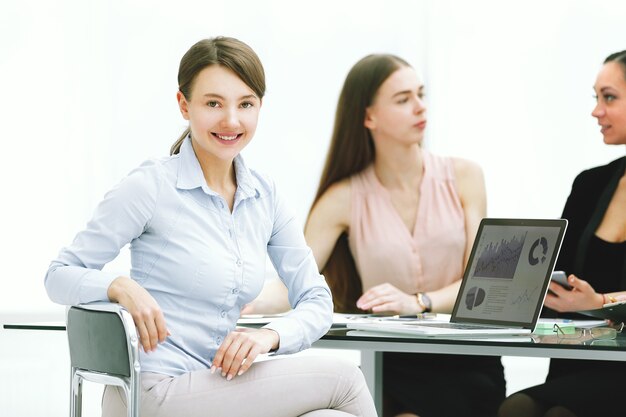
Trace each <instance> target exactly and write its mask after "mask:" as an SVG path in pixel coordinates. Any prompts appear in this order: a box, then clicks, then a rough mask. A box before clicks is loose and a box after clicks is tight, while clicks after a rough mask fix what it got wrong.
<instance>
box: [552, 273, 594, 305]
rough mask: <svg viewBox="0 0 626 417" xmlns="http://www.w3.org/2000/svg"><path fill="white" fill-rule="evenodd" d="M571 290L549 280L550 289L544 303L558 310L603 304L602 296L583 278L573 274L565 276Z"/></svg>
mask: <svg viewBox="0 0 626 417" xmlns="http://www.w3.org/2000/svg"><path fill="white" fill-rule="evenodd" d="M567 282H569V283H570V285H571V286H572V287H574V288H573V289H572V290H566V289H565V288H563V287H562V286H561V285H559V284H557V283H555V282H550V287H549V288H550V291H552V293H548V294H547V295H546V301H545V305H546V307H549V308H551V309H553V310H556V311H559V312H565V311H580V310H592V309H595V308H600V307H602V305H603V304H604V296H603V295H602V294H598V293H597V292H596V291H595V290H594V289H593V287H592V286H591V285H589V283H588V282H587V281H585V280H582V279H580V278H577V277H576V276H575V275H570V276H569V277H567Z"/></svg>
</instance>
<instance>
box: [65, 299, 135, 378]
mask: <svg viewBox="0 0 626 417" xmlns="http://www.w3.org/2000/svg"><path fill="white" fill-rule="evenodd" d="M67 336H68V340H69V347H70V361H71V363H72V366H73V367H76V368H78V369H84V370H88V371H92V372H101V373H106V374H113V375H120V376H125V377H130V372H131V366H132V359H131V357H130V355H129V349H128V348H129V347H128V342H127V335H126V330H125V328H124V323H123V321H122V317H121V316H120V315H119V314H118V313H116V312H109V311H93V310H87V309H84V308H81V307H71V308H70V310H69V312H68V316H67Z"/></svg>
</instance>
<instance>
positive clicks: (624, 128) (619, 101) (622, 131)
mask: <svg viewBox="0 0 626 417" xmlns="http://www.w3.org/2000/svg"><path fill="white" fill-rule="evenodd" d="M593 89H594V90H595V92H596V96H597V104H596V107H595V108H594V109H593V112H592V113H591V115H592V116H593V117H595V118H596V119H598V124H599V125H600V126H601V130H600V131H601V132H602V136H604V143H606V144H609V145H624V144H626V78H625V75H624V69H623V68H622V66H621V65H620V64H618V63H616V62H607V63H606V64H604V66H603V67H602V69H601V70H600V72H599V73H598V77H597V78H596V83H595V85H594V86H593Z"/></svg>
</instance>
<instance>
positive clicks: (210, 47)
mask: <svg viewBox="0 0 626 417" xmlns="http://www.w3.org/2000/svg"><path fill="white" fill-rule="evenodd" d="M210 65H221V66H223V67H225V68H228V69H230V70H231V71H233V72H234V73H235V74H237V76H238V77H239V78H241V81H243V82H244V83H245V84H246V85H247V86H248V87H250V89H252V91H254V93H255V94H256V95H257V96H258V97H259V100H260V99H262V98H263V96H264V95H265V71H264V70H263V64H261V60H260V59H259V57H258V56H257V54H256V53H255V52H254V51H253V50H252V48H250V47H249V46H248V45H246V44H245V43H243V42H242V41H240V40H238V39H235V38H229V37H225V36H218V37H215V38H210V39H203V40H201V41H199V42H197V43H196V44H194V45H193V46H192V47H191V48H189V50H188V51H187V52H186V53H185V55H183V57H182V59H181V60H180V66H179V67H178V89H179V90H180V92H181V93H183V95H184V96H185V99H187V100H189V99H190V98H191V90H193V83H194V81H195V79H196V77H197V76H198V73H199V72H200V71H202V70H203V69H205V68H206V67H208V66H210ZM189 132H190V130H189V128H187V129H185V131H184V132H183V133H182V135H181V136H180V137H179V138H178V140H176V142H174V144H173V145H172V147H171V149H170V155H174V154H177V153H178V152H179V151H180V146H181V145H182V143H183V141H184V140H185V138H186V137H187V136H188V135H189Z"/></svg>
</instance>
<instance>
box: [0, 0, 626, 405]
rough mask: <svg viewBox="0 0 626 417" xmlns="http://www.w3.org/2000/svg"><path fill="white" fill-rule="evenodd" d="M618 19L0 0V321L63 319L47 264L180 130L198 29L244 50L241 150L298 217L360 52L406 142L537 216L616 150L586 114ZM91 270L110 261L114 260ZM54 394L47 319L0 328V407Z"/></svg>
mask: <svg viewBox="0 0 626 417" xmlns="http://www.w3.org/2000/svg"><path fill="white" fill-rule="evenodd" d="M624 16H626V3H624V2H623V1H621V0H604V1H602V2H597V1H592V0H554V1H540V0H528V1H524V2H521V1H499V0H473V1H462V0H458V1H455V0H393V1H387V2H381V1H376V0H342V1H332V0H319V1H316V2H308V3H304V2H294V1H287V0H240V1H236V2H228V1H214V0H209V1H207V0H197V1H196V0H193V1H191V0H179V1H176V2H170V1H165V0H157V1H154V0H153V1H148V0H110V1H96V0H88V1H85V0H54V1H49V0H27V1H20V2H9V1H4V2H1V3H0V91H2V92H3V100H2V101H1V102H0V114H2V118H1V122H0V138H1V141H2V149H3V151H4V155H3V158H2V163H0V183H1V185H0V189H1V190H2V193H3V198H2V203H1V205H0V224H1V228H0V233H1V234H2V236H3V239H2V240H1V242H0V245H2V250H1V252H0V253H1V254H2V265H3V271H2V272H3V273H2V278H1V279H0V321H2V322H3V323H7V322H12V321H25V320H30V321H41V320H47V319H52V320H62V319H63V314H64V309H63V307H62V306H56V305H54V304H52V303H51V302H50V301H49V300H48V299H47V296H46V294H45V290H44V287H43V278H44V275H45V272H46V270H47V267H48V264H49V262H50V260H51V259H52V258H53V257H54V256H55V255H56V253H57V252H58V250H59V249H60V248H61V247H62V246H63V245H66V244H68V243H69V242H71V240H72V238H73V236H74V234H75V233H76V232H77V231H78V230H80V229H81V228H82V227H83V226H84V225H85V223H86V221H87V220H88V219H89V217H90V215H91V213H92V210H93V209H94V207H95V205H96V204H97V203H98V202H99V201H100V199H101V198H102V196H103V195H104V193H105V192H106V191H107V190H108V189H109V188H111V187H112V186H113V185H115V184H116V183H117V182H118V181H119V180H120V179H121V178H123V177H124V176H125V175H126V174H127V173H128V172H129V171H130V170H131V169H132V168H133V167H135V166H137V165H138V164H139V163H141V162H142V161H143V160H145V159H148V158H154V157H160V156H165V155H166V154H167V153H168V151H169V147H170V145H171V143H172V142H173V141H174V140H175V139H176V138H177V137H178V135H179V134H180V132H181V131H182V130H183V129H184V127H185V121H184V120H183V119H182V117H181V116H180V113H179V111H178V108H177V104H176V99H175V94H176V90H177V84H176V73H177V69H178V63H179V61H180V58H181V56H182V54H183V53H184V52H185V51H186V50H187V48H189V46H191V45H192V44H193V43H195V42H196V41H197V40H199V39H202V38H206V37H211V36H216V35H228V36H234V37H237V38H239V39H241V40H243V41H245V42H246V43H248V44H250V45H251V46H252V47H253V48H254V49H255V50H256V51H257V53H258V54H259V56H260V58H261V60H262V61H263V63H264V66H265V70H266V74H267V85H268V88H267V95H266V97H265V99H264V103H263V107H262V110H261V116H260V123H259V128H258V130H257V134H256V136H255V139H254V140H253V142H252V143H251V144H250V146H249V147H248V148H246V149H245V150H244V153H243V154H244V156H245V158H246V160H247V162H248V164H249V165H250V166H252V167H254V168H256V169H258V170H260V171H263V172H266V173H268V174H269V175H271V176H272V177H273V178H274V179H275V180H276V182H277V184H278V187H279V188H280V190H281V191H282V194H283V195H284V196H285V198H286V199H287V200H288V202H289V203H290V206H291V207H292V208H293V209H294V211H295V212H296V214H297V216H298V218H299V220H300V221H301V222H302V224H304V219H305V218H306V215H307V212H308V209H309V205H310V203H311V201H312V199H313V195H314V192H315V190H316V186H317V181H318V179H319V174H320V172H321V168H322V164H323V162H324V158H325V155H326V151H327V147H328V143H329V137H330V132H331V129H332V123H333V118H334V110H335V104H336V100H337V97H338V94H339V90H340V88H341V85H342V82H343V79H344V77H345V75H346V74H347V72H348V70H349V68H350V67H351V66H352V65H353V64H354V63H355V62H356V61H357V60H358V59H360V58H361V57H363V56H365V55H367V54H370V53H375V52H388V53H393V54H396V55H399V56H401V57H403V58H405V59H406V60H408V61H409V62H410V63H412V64H413V66H414V67H415V68H416V69H417V70H418V72H419V73H420V74H421V75H422V77H423V80H424V83H425V91H426V104H427V106H428V113H427V117H428V127H427V130H426V140H425V145H424V146H426V147H427V148H428V149H430V150H431V151H432V152H434V153H438V154H443V155H453V156H458V157H463V158H467V159H471V160H473V161H476V162H477V163H479V164H480V165H481V166H482V168H483V170H484V175H485V181H486V187H487V198H488V215H489V216H491V217H531V218H540V217H547V218H555V217H558V216H559V215H560V213H561V209H562V207H563V204H564V202H565V199H566V198H567V195H568V193H569V189H570V186H571V182H572V180H573V179H574V177H575V175H576V174H577V173H578V172H580V171H581V170H583V169H586V168H589V167H592V166H596V165H600V164H603V163H606V162H609V161H611V160H613V159H616V158H618V157H620V156H623V155H624V153H625V152H624V148H623V147H609V146H607V145H604V144H603V142H602V137H601V135H600V131H599V127H598V126H597V123H596V120H595V119H593V118H592V117H591V115H590V113H591V110H592V108H593V106H594V99H593V97H592V96H593V89H592V86H593V83H594V80H595V75H596V72H597V70H598V69H599V68H600V66H601V63H602V61H603V59H604V58H605V57H606V56H607V55H608V54H610V53H612V52H615V51H619V50H623V49H626V42H625V40H626V27H625V26H624V24H623V20H624ZM107 268H108V269H110V270H114V271H120V273H127V271H128V254H127V253H126V252H123V253H122V254H121V255H120V257H119V259H117V260H116V261H115V262H113V263H112V264H110V265H108V266H107ZM267 276H268V279H275V277H274V275H273V271H271V270H268V272H267ZM307 354H341V355H348V356H349V357H350V358H352V359H354V360H355V361H358V353H356V352H352V353H350V352H348V353H346V352H335V351H323V352H322V351H319V350H316V351H314V352H309V353H307ZM503 361H504V363H505V366H506V375H507V382H508V391H509V392H512V391H515V390H517V389H520V388H524V387H526V386H528V385H532V384H535V383H540V382H542V380H543V378H544V377H545V372H546V369H547V363H548V362H547V361H548V360H547V359H542V358H535V359H528V358H514V357H506V358H503ZM522 370H524V371H522ZM68 390H69V362H68V353H67V345H66V339H65V334H64V332H61V331H58V332H41V331H40V332H32V331H30V332H29V331H16V330H0V410H2V411H0V414H2V415H6V416H12V417H26V416H40V417H57V416H65V415H67V410H68V406H69V391H68ZM100 392H101V390H100V388H99V387H97V386H91V385H89V384H87V386H86V389H85V395H86V397H85V400H84V407H85V412H84V415H86V416H96V415H99V414H98V413H99V398H98V397H99V395H100Z"/></svg>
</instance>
